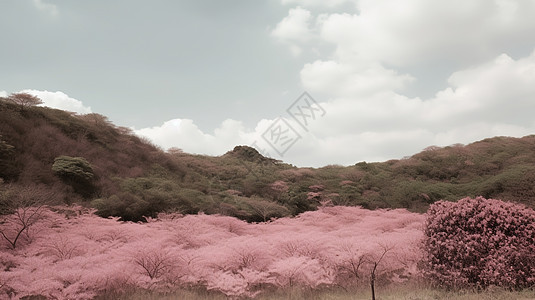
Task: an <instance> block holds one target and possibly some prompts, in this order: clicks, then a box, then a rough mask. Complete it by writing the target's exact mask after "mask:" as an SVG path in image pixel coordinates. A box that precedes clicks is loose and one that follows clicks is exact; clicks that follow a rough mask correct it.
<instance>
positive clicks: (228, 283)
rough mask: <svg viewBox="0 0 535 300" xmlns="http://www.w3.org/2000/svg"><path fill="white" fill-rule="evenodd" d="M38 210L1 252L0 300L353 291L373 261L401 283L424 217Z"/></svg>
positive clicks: (411, 265) (402, 213)
mask: <svg viewBox="0 0 535 300" xmlns="http://www.w3.org/2000/svg"><path fill="white" fill-rule="evenodd" d="M43 212H44V213H43V214H42V218H40V219H39V221H37V222H35V223H34V224H33V226H32V230H33V233H32V235H33V238H32V239H31V240H28V241H26V242H25V243H23V244H21V245H20V247H19V246H18V247H16V248H15V249H13V247H11V246H10V245H9V244H8V243H4V245H3V249H1V250H0V267H1V268H2V270H3V271H2V272H1V273H0V293H1V294H0V298H2V297H3V298H12V299H20V298H22V297H24V296H31V295H43V296H45V297H48V298H51V299H91V298H92V297H94V296H95V295H99V294H101V293H104V292H109V291H114V292H121V291H126V290H127V289H129V288H141V289H149V290H170V289H174V288H180V287H191V286H195V287H204V288H206V289H209V290H214V291H219V292H221V293H223V294H225V295H227V296H229V297H236V296H238V297H239V296H246V297H253V296H255V295H257V294H259V293H261V292H262V291H263V290H264V289H266V288H270V287H271V288H277V287H289V286H302V287H308V288H321V287H328V286H332V285H342V286H358V285H361V284H362V283H363V282H366V281H367V280H369V278H370V274H371V273H370V272H371V270H372V267H373V266H374V264H375V265H376V266H377V272H376V275H377V276H378V278H380V279H381V280H385V281H400V280H406V279H408V278H411V277H414V276H416V275H417V274H415V273H414V270H416V262H417V261H418V259H419V258H420V257H421V255H422V254H421V252H420V251H419V250H418V248H417V245H418V241H419V240H420V239H421V238H422V237H423V234H422V230H421V228H422V225H423V221H424V216H423V215H420V214H415V213H410V212H408V211H406V210H381V211H369V210H365V209H362V208H358V207H337V206H331V207H322V208H321V209H320V210H318V211H315V212H307V213H303V214H301V215H299V216H297V217H295V218H281V219H278V220H276V221H273V222H267V223H259V224H248V223H245V222H243V221H240V220H238V219H235V218H231V217H224V216H213V215H202V214H201V215H187V216H182V215H179V214H162V215H161V216H160V218H158V219H149V220H148V221H149V222H147V223H144V224H141V223H131V222H119V221H118V220H116V219H103V218H99V217H97V216H95V215H94V214H93V212H92V211H87V210H83V209H82V208H79V207H75V208H61V209H59V208H54V209H53V210H49V209H47V210H43ZM67 216H68V217H67ZM385 247H388V249H389V251H388V253H387V255H384V258H382V259H381V261H380V262H378V255H381V254H382V253H383V252H382V251H383V249H385ZM364 288H367V285H366V286H365V287H364Z"/></svg>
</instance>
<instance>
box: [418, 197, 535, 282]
mask: <svg viewBox="0 0 535 300" xmlns="http://www.w3.org/2000/svg"><path fill="white" fill-rule="evenodd" d="M534 238H535V211H533V210H532V209H530V208H527V207H525V206H524V205H521V204H514V203H508V202H503V201H500V200H493V199H485V198H482V197H478V198H475V199H471V198H464V199H461V200H459V201H458V202H456V203H454V202H446V201H439V202H437V203H435V204H433V205H431V207H430V208H429V210H428V216H427V222H426V228H425V239H424V248H425V251H426V260H425V272H426V273H427V275H428V277H429V278H430V279H432V280H433V281H434V283H435V284H438V285H442V286H446V287H482V288H485V287H488V286H491V285H495V286H502V287H506V288H525V287H529V286H531V285H533V284H534V283H535V242H534Z"/></svg>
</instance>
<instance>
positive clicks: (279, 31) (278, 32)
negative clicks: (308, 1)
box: [271, 7, 312, 56]
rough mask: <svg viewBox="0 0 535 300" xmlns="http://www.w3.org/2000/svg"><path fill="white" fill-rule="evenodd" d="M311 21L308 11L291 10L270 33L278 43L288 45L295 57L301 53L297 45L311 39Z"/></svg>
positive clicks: (300, 9) (298, 8)
mask: <svg viewBox="0 0 535 300" xmlns="http://www.w3.org/2000/svg"><path fill="white" fill-rule="evenodd" d="M311 19H312V15H311V13H310V11H308V10H306V9H303V8H301V7H297V8H292V9H290V11H289V12H288V16H287V17H285V18H284V19H282V21H280V22H279V23H278V24H277V26H276V27H275V29H273V30H272V31H271V35H272V36H273V37H275V38H277V39H278V40H279V41H281V42H284V43H287V44H289V46H290V50H291V51H292V54H294V55H295V56H297V55H299V54H301V51H302V50H301V47H299V46H298V45H297V43H303V42H307V41H308V40H310V38H311V37H312V33H311V32H310V28H309V27H310V22H311Z"/></svg>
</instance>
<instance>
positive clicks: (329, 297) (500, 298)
mask: <svg viewBox="0 0 535 300" xmlns="http://www.w3.org/2000/svg"><path fill="white" fill-rule="evenodd" d="M111 299H117V300H127V299H128V300H202V299H213V300H225V299H233V298H229V297H226V296H224V295H222V294H220V293H216V292H210V291H206V290H186V289H183V290H178V291H174V292H171V293H156V292H150V291H139V290H138V291H131V292H128V293H125V294H123V295H107V296H101V297H99V298H97V300H111ZM238 299H239V298H238ZM254 299H256V300H276V299H287V300H299V299H307V300H369V299H371V293H370V291H369V290H364V289H361V290H357V291H345V290H342V289H332V290H321V291H315V290H309V289H308V290H307V289H299V288H294V289H284V290H273V291H269V292H267V293H263V294H260V295H259V296H257V297H256V298H254ZM376 299H377V300H442V299H444V300H446V299H447V300H450V299H452V300H517V299H519V300H520V299H522V300H535V290H532V289H526V290H524V291H506V290H502V289H493V290H487V291H483V292H476V291H469V290H461V291H445V290H439V289H431V288H421V287H420V288H416V287H414V286H412V287H411V286H395V287H390V288H384V289H381V288H379V289H377V291H376Z"/></svg>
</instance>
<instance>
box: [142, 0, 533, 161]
mask: <svg viewBox="0 0 535 300" xmlns="http://www.w3.org/2000/svg"><path fill="white" fill-rule="evenodd" d="M350 2H354V3H355V5H356V6H355V7H356V13H338V12H333V11H336V10H335V9H333V8H334V7H336V6H338V5H342V4H347V3H350ZM282 4H283V5H300V6H298V7H296V8H292V9H289V11H288V14H287V15H286V16H285V17H283V19H282V20H281V21H280V22H279V23H278V24H277V25H276V27H275V29H273V30H272V31H271V36H272V37H273V38H274V39H276V40H278V41H281V42H283V43H284V44H286V45H287V46H288V47H290V49H291V51H292V53H293V54H294V55H296V56H297V55H299V54H300V53H301V52H302V51H303V49H306V48H307V47H309V46H310V45H312V44H314V46H315V47H316V46H317V47H323V48H322V49H323V50H325V49H332V52H331V53H329V54H328V55H325V56H321V54H318V56H319V58H317V57H318V56H316V59H315V61H311V62H308V63H306V64H304V66H303V67H302V69H301V70H300V78H301V84H302V87H303V89H304V90H306V91H308V92H310V93H311V94H312V96H314V97H315V98H316V101H319V104H320V105H321V106H322V108H323V109H324V110H325V111H326V114H325V115H324V116H323V117H318V118H317V119H315V120H310V122H309V123H310V124H309V125H308V127H307V128H306V130H304V129H303V128H301V127H300V126H299V125H298V124H296V123H295V121H293V120H292V118H291V117H290V116H288V115H285V116H284V118H285V120H286V121H287V122H288V124H290V125H291V126H292V127H293V128H294V129H295V130H296V131H297V132H298V134H299V135H300V136H301V138H300V139H299V140H298V141H297V142H296V143H295V144H293V146H292V147H291V148H290V149H288V150H287V151H286V152H284V156H282V157H281V156H280V155H278V154H277V151H275V149H273V147H272V145H270V144H269V143H268V142H266V140H265V139H263V138H262V134H263V133H264V132H265V131H266V130H267V129H268V128H269V126H270V125H271V124H273V122H276V120H275V119H263V120H261V121H259V122H258V124H257V125H256V126H255V128H254V129H247V128H244V127H243V125H242V124H241V123H240V122H237V121H232V120H227V121H225V122H227V123H225V122H224V123H223V124H221V125H220V126H219V128H218V129H217V130H215V131H214V132H213V133H205V132H202V131H201V130H200V129H199V128H198V127H197V126H196V125H195V124H194V123H193V121H191V120H180V124H179V125H176V124H175V125H173V124H163V125H162V126H158V127H153V128H151V129H150V130H141V132H143V133H145V134H146V136H149V137H151V138H152V139H153V140H155V141H156V142H157V143H161V144H165V145H166V146H167V147H170V146H178V147H180V148H183V149H184V150H185V151H186V152H190V151H191V152H195V153H205V154H212V155H219V154H223V153H224V152H226V151H228V150H230V149H232V148H233V147H234V146H235V145H236V144H246V145H252V144H254V145H255V146H256V147H257V149H258V150H261V151H262V152H267V153H269V154H270V155H271V156H272V157H274V158H277V159H282V160H284V161H286V162H290V163H293V164H296V165H299V166H316V167H318V166H323V165H327V164H343V165H349V164H354V163H356V162H358V161H362V160H366V161H384V160H387V159H392V158H402V157H403V156H406V155H411V154H414V153H417V152H419V151H421V150H422V149H424V148H425V147H427V146H429V145H438V146H447V145H450V144H454V143H465V144H466V143H470V142H473V141H476V140H480V139H483V138H488V137H492V136H497V135H504V136H517V137H519V136H524V135H528V134H533V133H535V119H534V118H533V112H535V101H533V99H535V85H533V82H535V51H534V52H532V53H531V54H528V51H532V50H533V47H534V46H535V45H534V44H533V42H532V36H534V35H535V19H534V18H532V15H533V13H534V12H535V1H520V0H494V1H489V0H474V1H463V0H452V1H443V2H431V1H428V0H406V1H391V0H359V1H343V0H335V1H326V2H323V3H320V1H315V0H282ZM309 8H310V10H309ZM322 9H324V11H323V12H322ZM325 46H327V47H325ZM329 46H330V47H329ZM527 47H530V48H529V49H528V48H527ZM327 51H328V50H327ZM519 53H523V54H521V55H520V54H519ZM519 57H520V58H519ZM422 69H424V70H426V71H425V74H426V75H429V76H430V77H431V78H422V77H421V76H422V73H421V72H420V73H418V72H417V71H418V70H420V71H421V70H422ZM435 69H437V70H438V71H435ZM444 70H446V71H444ZM440 72H442V73H440ZM439 73H440V75H437V74H439ZM433 76H434V77H433ZM422 81H423V82H424V84H427V83H429V82H432V83H434V84H436V86H439V87H435V88H434V90H432V91H431V92H428V93H427V94H426V95H425V96H424V95H419V90H418V89H416V90H415V89H414V87H415V86H418V84H421V83H420V82H422ZM437 82H438V83H440V84H437ZM411 89H412V90H411ZM409 91H412V92H409ZM316 95H317V96H316ZM284 111H285V108H281V112H284ZM171 125H173V126H171Z"/></svg>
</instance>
